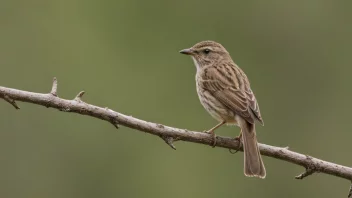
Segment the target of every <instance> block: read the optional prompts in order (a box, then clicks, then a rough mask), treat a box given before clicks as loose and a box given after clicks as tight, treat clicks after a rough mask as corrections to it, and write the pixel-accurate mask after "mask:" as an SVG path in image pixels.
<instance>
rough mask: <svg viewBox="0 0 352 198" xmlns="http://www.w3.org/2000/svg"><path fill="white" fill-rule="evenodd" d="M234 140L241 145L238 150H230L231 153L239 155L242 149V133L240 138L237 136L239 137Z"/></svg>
mask: <svg viewBox="0 0 352 198" xmlns="http://www.w3.org/2000/svg"><path fill="white" fill-rule="evenodd" d="M233 139H234V140H235V141H238V142H239V143H240V145H239V147H238V149H229V151H230V153H232V154H235V153H237V152H238V151H239V148H241V147H242V133H241V134H240V135H239V136H237V137H235V138H233Z"/></svg>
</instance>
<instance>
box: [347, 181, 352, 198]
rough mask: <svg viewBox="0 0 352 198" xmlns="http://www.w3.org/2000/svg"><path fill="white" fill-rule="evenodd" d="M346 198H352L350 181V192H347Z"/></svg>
mask: <svg viewBox="0 0 352 198" xmlns="http://www.w3.org/2000/svg"><path fill="white" fill-rule="evenodd" d="M347 197H348V198H351V197H352V181H351V186H350V191H349V192H348V196H347Z"/></svg>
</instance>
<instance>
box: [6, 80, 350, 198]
mask: <svg viewBox="0 0 352 198" xmlns="http://www.w3.org/2000/svg"><path fill="white" fill-rule="evenodd" d="M83 94H84V92H83V91H82V92H80V93H79V94H78V95H77V96H76V97H75V98H74V99H73V100H66V99H62V98H59V97H58V96H57V80H56V78H54V80H53V85H52V90H51V92H50V93H34V92H28V91H22V90H17V89H11V88H6V87H1V86H0V98H3V99H4V100H6V101H7V102H9V103H10V104H12V105H13V106H14V107H15V108H16V109H19V107H18V106H17V104H16V102H15V101H22V102H28V103H32V104H37V105H41V106H45V107H51V108H55V109H58V110H60V111H64V112H73V113H78V114H82V115H88V116H91V117H95V118H99V119H101V120H105V121H108V122H110V123H111V124H113V126H114V127H116V128H118V124H120V125H123V126H126V127H129V128H133V129H137V130H139V131H143V132H147V133H149V134H152V135H156V136H159V137H160V138H161V139H163V140H164V141H165V142H166V143H167V144H168V145H169V146H170V147H171V148H173V149H176V148H175V146H174V145H173V142H175V141H178V140H182V141H187V142H194V143H199V144H205V145H210V146H211V145H213V138H212V135H210V134H207V133H202V132H196V131H189V130H187V129H179V128H174V127H169V126H165V125H162V124H157V123H152V122H147V121H144V120H140V119H137V118H133V117H132V116H127V115H124V114H121V113H119V112H116V111H113V110H110V109H108V108H102V107H98V106H94V105H91V104H88V103H85V102H83V101H82V96H83ZM216 138H217V141H216V145H215V146H217V147H222V148H227V149H232V150H241V151H243V148H242V147H241V145H240V142H239V141H238V140H234V139H233V138H229V137H220V136H217V137H216ZM259 149H260V152H261V154H262V155H265V156H269V157H273V158H276V159H280V160H283V161H287V162H290V163H293V164H296V165H300V166H303V167H304V168H305V169H306V171H305V172H304V173H302V174H300V175H299V176H296V179H303V178H305V177H307V176H309V175H312V174H313V173H316V172H319V173H325V174H329V175H333V176H336V177H341V178H344V179H347V180H349V181H352V168H351V167H347V166H342V165H339V164H334V163H331V162H327V161H323V160H321V159H318V158H314V157H311V156H308V155H304V154H301V153H297V152H294V151H290V150H289V149H288V148H287V147H286V148H281V147H275V146H270V145H266V144H259ZM351 192H352V186H351V190H350V194H351ZM349 196H351V195H349Z"/></svg>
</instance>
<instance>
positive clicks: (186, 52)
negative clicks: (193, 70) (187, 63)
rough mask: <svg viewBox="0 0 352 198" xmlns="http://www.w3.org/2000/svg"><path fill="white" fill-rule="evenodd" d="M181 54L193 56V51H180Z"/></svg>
mask: <svg viewBox="0 0 352 198" xmlns="http://www.w3.org/2000/svg"><path fill="white" fill-rule="evenodd" d="M180 53H181V54H186V55H193V50H192V49H191V48H189V49H183V50H181V51H180Z"/></svg>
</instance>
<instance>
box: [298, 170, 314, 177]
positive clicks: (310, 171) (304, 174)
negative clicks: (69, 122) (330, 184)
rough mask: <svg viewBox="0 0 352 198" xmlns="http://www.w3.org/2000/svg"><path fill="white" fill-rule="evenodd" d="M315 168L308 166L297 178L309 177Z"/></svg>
mask: <svg viewBox="0 0 352 198" xmlns="http://www.w3.org/2000/svg"><path fill="white" fill-rule="evenodd" d="M314 172H315V170H314V169H313V168H306V171H304V173H302V174H300V175H297V176H296V177H295V178H296V179H304V178H305V177H308V176H309V175H311V174H313V173H314Z"/></svg>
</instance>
